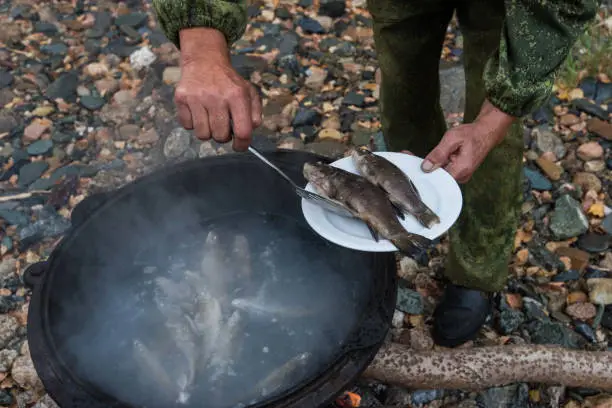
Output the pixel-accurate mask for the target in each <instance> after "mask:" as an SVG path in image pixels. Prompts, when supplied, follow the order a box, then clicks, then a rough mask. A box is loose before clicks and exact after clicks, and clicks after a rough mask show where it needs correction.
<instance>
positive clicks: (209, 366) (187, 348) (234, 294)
mask: <svg viewBox="0 0 612 408" xmlns="http://www.w3.org/2000/svg"><path fill="white" fill-rule="evenodd" d="M171 211H174V216H175V217H173V214H169V215H168V217H167V218H165V219H166V220H167V221H163V222H161V221H160V220H151V219H145V218H144V217H143V218H138V219H130V222H129V225H126V226H124V228H125V230H124V231H127V227H129V228H130V230H131V231H140V232H139V233H138V234H139V235H138V236H139V239H138V240H134V239H133V238H129V235H130V234H128V233H127V232H126V234H125V235H126V236H125V237H118V238H121V240H128V241H129V242H131V243H130V244H126V245H127V248H120V245H119V244H118V243H117V242H116V241H115V242H109V243H108V248H100V247H99V246H98V247H96V248H95V249H93V248H91V249H88V250H86V249H84V248H86V245H85V244H81V246H82V248H83V249H81V251H82V252H83V253H81V254H80V255H79V256H82V257H83V258H84V259H89V260H90V263H91V264H90V265H88V268H86V269H87V270H89V271H91V276H89V277H86V276H83V277H81V278H78V281H77V282H74V281H73V282H72V283H71V285H76V287H77V288H80V290H75V292H74V293H73V294H72V298H64V299H61V301H60V302H62V303H59V304H58V305H56V306H55V312H56V313H57V314H58V316H61V317H58V318H57V320H56V321H52V322H51V324H52V327H53V329H52V331H53V338H54V340H55V346H56V347H57V348H58V349H59V350H60V351H61V353H62V354H63V355H65V356H68V357H66V361H65V363H66V365H67V366H69V367H70V368H71V370H72V371H73V372H74V373H76V375H78V376H79V378H80V379H82V380H86V381H87V383H88V384H87V385H89V386H91V387H92V389H94V388H95V389H96V390H98V391H101V392H102V393H104V394H106V395H108V396H109V397H110V398H112V399H118V400H121V401H123V402H124V403H127V404H132V405H135V406H141V407H150V408H158V407H159V408H167V407H186V408H190V407H202V406H206V407H210V408H233V407H246V406H248V405H250V404H253V403H255V402H259V401H262V400H265V399H267V398H270V397H273V396H275V395H279V394H282V393H283V392H285V391H287V390H289V389H290V388H292V387H294V386H295V385H297V384H298V383H299V382H300V381H302V380H306V379H310V378H312V377H313V376H316V375H317V374H320V373H321V370H323V369H324V368H325V367H326V366H327V365H328V364H330V363H331V362H332V360H333V359H334V358H335V357H336V354H335V353H337V352H338V350H339V348H340V346H341V345H342V343H343V342H344V341H345V340H346V339H347V337H348V335H349V333H350V331H351V330H352V329H353V328H354V327H355V325H356V323H357V320H356V319H357V316H356V315H358V314H359V313H355V312H356V311H357V312H359V311H360V310H362V309H363V305H364V304H365V298H366V296H367V295H368V293H366V292H365V290H366V289H365V288H366V287H367V285H365V284H364V279H368V277H366V276H364V275H360V273H361V272H359V271H361V270H363V267H362V268H359V266H360V265H356V266H355V273H354V274H349V273H347V271H350V266H347V265H341V264H340V262H346V261H345V260H343V261H341V260H339V259H335V258H334V257H333V256H332V255H330V254H333V252H334V251H333V249H332V250H330V248H329V246H328V245H329V244H327V243H325V242H324V241H323V240H316V241H315V242H313V240H315V238H313V235H312V233H311V232H310V231H308V230H306V229H305V227H303V226H301V225H299V224H297V223H295V222H294V221H292V220H289V219H285V218H279V217H272V216H268V215H242V216H232V217H228V218H227V219H222V220H217V221H216V223H215V224H210V223H204V224H201V223H200V219H201V218H202V216H201V214H198V213H197V212H196V211H194V210H193V209H192V208H190V207H189V206H188V205H176V206H174V209H173V210H171ZM173 220H174V222H173ZM176 220H180V222H176ZM153 226H155V228H154V229H153V230H152V227H153ZM100 228H104V227H100ZM108 228H110V227H108ZM118 234H120V233H119V232H118ZM131 235H132V236H133V235H135V233H134V232H132V233H131ZM118 238H115V239H118ZM135 241H137V242H135ZM121 249H123V250H121ZM88 251H89V252H88ZM111 251H112V252H111ZM111 253H112V254H111ZM71 262H73V261H71ZM94 270H95V271H96V272H95V273H94ZM93 277H95V279H94V278H93ZM58 284H59V282H58ZM56 286H57V285H56ZM51 309H53V307H51ZM51 312H53V310H52V311H51ZM51 314H52V313H51ZM52 320H53V319H52Z"/></svg>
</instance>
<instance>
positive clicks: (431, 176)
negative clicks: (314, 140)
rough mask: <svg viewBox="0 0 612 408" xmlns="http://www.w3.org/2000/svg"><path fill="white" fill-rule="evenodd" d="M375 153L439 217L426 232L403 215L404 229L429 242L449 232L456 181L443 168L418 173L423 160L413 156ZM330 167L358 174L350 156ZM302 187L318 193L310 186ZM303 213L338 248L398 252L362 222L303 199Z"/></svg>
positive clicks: (457, 196) (456, 209)
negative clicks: (398, 171)
mask: <svg viewBox="0 0 612 408" xmlns="http://www.w3.org/2000/svg"><path fill="white" fill-rule="evenodd" d="M376 154H377V155H380V156H382V157H384V158H386V159H387V160H389V161H391V162H392V163H393V164H395V165H396V166H398V167H399V168H400V169H401V170H402V171H403V172H404V173H406V174H407V175H408V176H409V177H410V179H411V180H412V181H413V183H414V185H415V186H416V188H417V189H418V190H419V193H420V194H421V198H422V200H423V201H424V202H425V204H427V206H428V207H429V208H431V209H432V210H433V211H434V212H435V213H436V214H437V215H438V217H440V223H439V224H437V225H435V226H433V227H432V228H431V229H429V228H426V227H424V226H422V225H421V224H419V222H418V221H417V220H416V219H415V218H414V217H413V216H412V215H410V214H406V217H405V219H404V220H400V222H401V223H402V225H403V226H404V228H406V230H407V231H408V232H412V233H415V234H419V235H421V236H424V237H426V238H429V239H435V238H437V237H439V236H440V235H442V234H444V233H445V232H446V231H448V229H449V228H450V227H451V226H452V225H453V224H454V223H455V221H457V218H458V217H459V213H460V212H461V206H462V203H463V197H462V195H461V190H460V189H459V185H458V184H457V182H456V181H455V179H454V178H453V177H452V176H451V175H450V174H449V173H448V172H446V171H445V170H443V169H438V170H436V171H434V172H432V173H424V172H423V171H422V170H421V162H422V161H423V159H421V158H419V157H416V156H411V155H408V154H404V153H394V152H376ZM331 165H332V166H334V167H338V168H340V169H343V170H347V171H349V172H351V173H354V174H359V172H358V171H357V169H356V168H355V165H354V163H353V159H352V158H351V157H350V156H349V157H345V158H342V159H340V160H337V161H335V162H333V163H331ZM305 188H306V190H308V191H312V192H315V193H316V192H317V191H316V190H315V188H314V187H313V186H312V185H311V184H310V183H308V184H307V185H306V187H305ZM302 212H303V213H304V217H305V218H306V221H307V222H308V224H309V225H310V226H311V227H312V229H314V230H315V231H316V232H317V233H318V234H319V235H321V236H322V237H323V238H325V239H327V240H329V241H331V242H333V243H335V244H337V245H341V246H344V247H347V248H351V249H356V250H359V251H368V252H393V251H397V248H396V247H395V245H393V244H392V243H391V242H390V241H388V240H386V239H383V238H380V240H379V241H378V242H376V241H375V240H374V239H373V238H372V235H371V234H370V232H369V230H368V227H367V226H366V225H365V223H364V222H363V221H361V220H357V219H351V218H346V217H342V216H340V215H337V214H334V213H332V212H330V211H327V210H325V209H323V208H321V207H319V206H318V205H316V204H313V203H311V202H310V201H308V200H305V199H302Z"/></svg>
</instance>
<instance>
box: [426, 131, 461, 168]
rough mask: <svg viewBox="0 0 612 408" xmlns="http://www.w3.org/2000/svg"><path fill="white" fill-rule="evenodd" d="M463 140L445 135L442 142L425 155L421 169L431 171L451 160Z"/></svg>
mask: <svg viewBox="0 0 612 408" xmlns="http://www.w3.org/2000/svg"><path fill="white" fill-rule="evenodd" d="M460 145H461V141H460V140H459V139H457V138H454V137H452V136H451V137H443V138H442V140H441V141H440V143H438V145H437V146H436V147H435V148H434V149H433V150H432V151H431V152H430V153H429V154H428V155H427V156H426V157H425V159H424V160H423V163H421V170H423V171H424V172H425V173H430V172H432V171H434V170H437V169H439V168H440V167H444V166H446V165H447V164H448V163H449V162H450V157H451V156H452V155H453V153H455V152H456V151H457V149H458V148H459V146H460Z"/></svg>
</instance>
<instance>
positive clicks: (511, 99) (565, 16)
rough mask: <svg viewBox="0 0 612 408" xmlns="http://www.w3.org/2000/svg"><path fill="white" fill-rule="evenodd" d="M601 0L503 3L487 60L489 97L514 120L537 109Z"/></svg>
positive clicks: (550, 89) (521, 0)
mask: <svg viewBox="0 0 612 408" xmlns="http://www.w3.org/2000/svg"><path fill="white" fill-rule="evenodd" d="M599 2H600V0H554V1H551V0H506V1H505V6H506V20H505V23H504V26H503V28H502V33H501V41H500V46H499V50H498V52H496V53H495V54H494V55H493V56H492V57H491V58H490V59H489V61H488V63H487V65H486V68H485V73H484V81H485V84H486V91H487V98H488V99H489V101H490V102H491V103H492V104H493V105H495V106H496V107H497V108H498V109H500V110H502V111H504V112H506V113H508V114H510V115H512V116H515V117H520V116H524V115H526V114H528V113H530V112H532V111H533V110H535V109H537V108H538V107H539V106H541V105H542V104H543V103H544V102H545V101H546V99H547V98H548V97H549V96H550V94H551V92H552V86H553V82H554V79H555V75H556V73H557V72H558V70H559V67H560V66H561V65H562V64H563V62H564V61H565V59H566V57H567V55H568V54H569V52H570V50H571V48H572V47H573V45H574V43H575V42H576V40H577V39H578V37H579V36H580V35H581V34H582V33H583V32H584V30H585V29H586V27H587V25H588V24H589V23H590V22H591V21H592V20H593V19H594V17H595V16H596V13H597V10H598V7H599Z"/></svg>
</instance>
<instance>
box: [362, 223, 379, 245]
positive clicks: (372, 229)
mask: <svg viewBox="0 0 612 408" xmlns="http://www.w3.org/2000/svg"><path fill="white" fill-rule="evenodd" d="M364 222H365V221H364ZM365 225H366V226H367V227H368V230H370V234H371V235H372V238H373V239H374V241H376V242H378V241H380V238H379V236H378V233H377V232H376V230H375V229H374V227H372V226H371V225H370V224H369V223H367V222H365Z"/></svg>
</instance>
